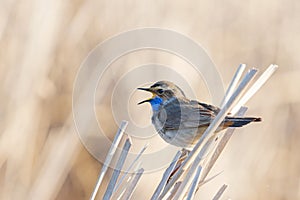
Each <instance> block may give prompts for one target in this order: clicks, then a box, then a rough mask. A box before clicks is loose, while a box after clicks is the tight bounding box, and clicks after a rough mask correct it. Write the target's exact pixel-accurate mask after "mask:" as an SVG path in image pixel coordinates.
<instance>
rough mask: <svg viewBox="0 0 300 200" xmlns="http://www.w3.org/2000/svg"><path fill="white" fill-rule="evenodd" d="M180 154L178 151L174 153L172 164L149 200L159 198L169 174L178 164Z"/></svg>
mask: <svg viewBox="0 0 300 200" xmlns="http://www.w3.org/2000/svg"><path fill="white" fill-rule="evenodd" d="M181 154H182V151H178V152H177V153H176V155H175V156H174V158H173V160H172V162H171V163H170V165H169V167H168V168H167V169H166V170H165V172H164V174H163V177H162V179H161V181H160V183H159V184H158V186H157V188H156V190H155V192H154V194H153V195H152V197H151V200H156V199H157V198H158V196H159V194H160V193H161V191H162V189H163V188H164V187H165V185H166V183H167V181H168V179H169V177H170V175H171V173H172V172H173V170H174V168H175V166H176V164H177V162H178V159H179V158H180V156H181Z"/></svg>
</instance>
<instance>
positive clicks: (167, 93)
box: [138, 81, 185, 105]
mask: <svg viewBox="0 0 300 200" xmlns="http://www.w3.org/2000/svg"><path fill="white" fill-rule="evenodd" d="M138 89H139V90H144V91H147V92H151V93H152V95H153V96H152V97H151V98H150V99H147V100H144V101H141V102H140V103H138V104H142V103H146V102H150V103H151V105H152V104H154V103H158V102H159V100H158V99H161V100H160V103H161V102H163V101H165V100H168V99H170V98H172V97H176V98H185V94H184V92H183V91H182V90H181V89H180V88H179V87H178V86H177V85H175V84H174V83H172V82H170V81H158V82H156V83H154V84H153V85H151V86H150V87H149V88H138Z"/></svg>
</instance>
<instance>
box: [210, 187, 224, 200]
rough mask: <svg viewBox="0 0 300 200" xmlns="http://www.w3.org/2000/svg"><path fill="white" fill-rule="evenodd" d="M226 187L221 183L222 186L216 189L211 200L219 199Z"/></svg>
mask: <svg viewBox="0 0 300 200" xmlns="http://www.w3.org/2000/svg"><path fill="white" fill-rule="evenodd" d="M226 188H227V185H226V184H224V185H222V187H221V188H220V189H219V190H218V192H217V194H216V195H215V196H214V198H213V199H212V200H219V199H220V198H221V196H222V194H223V193H224V191H225V190H226Z"/></svg>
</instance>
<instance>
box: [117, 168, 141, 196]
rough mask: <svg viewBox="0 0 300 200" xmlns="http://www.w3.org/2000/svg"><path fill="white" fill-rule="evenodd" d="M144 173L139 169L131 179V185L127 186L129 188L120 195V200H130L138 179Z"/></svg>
mask: <svg viewBox="0 0 300 200" xmlns="http://www.w3.org/2000/svg"><path fill="white" fill-rule="evenodd" d="M143 173H144V169H143V168H140V169H139V170H138V171H137V172H136V173H135V175H134V177H133V179H132V180H131V183H130V184H129V186H128V187H127V189H126V190H125V193H124V194H123V195H122V197H121V200H127V199H130V197H131V196H132V194H133V192H134V190H135V188H136V186H137V183H138V182H139V180H140V178H141V177H142V175H143Z"/></svg>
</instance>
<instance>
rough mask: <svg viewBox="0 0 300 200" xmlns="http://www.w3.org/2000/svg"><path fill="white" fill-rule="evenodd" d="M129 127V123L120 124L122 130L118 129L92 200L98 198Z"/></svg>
mask: <svg viewBox="0 0 300 200" xmlns="http://www.w3.org/2000/svg"><path fill="white" fill-rule="evenodd" d="M127 125H128V122H127V121H122V122H121V124H120V128H119V129H118V132H117V134H116V136H115V138H114V140H113V142H112V145H111V146H110V149H109V151H108V153H107V156H106V158H105V161H104V163H103V166H102V169H101V171H100V173H99V176H98V180H97V183H96V185H95V188H94V191H93V193H92V196H91V198H90V200H94V199H95V198H96V195H97V192H98V190H99V187H100V185H101V183H102V181H103V178H104V176H105V174H106V171H107V169H108V166H109V164H110V163H111V160H112V158H113V156H114V154H115V152H116V150H117V147H118V145H119V143H120V141H121V139H122V136H123V133H124V131H125V129H126V127H127Z"/></svg>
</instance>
